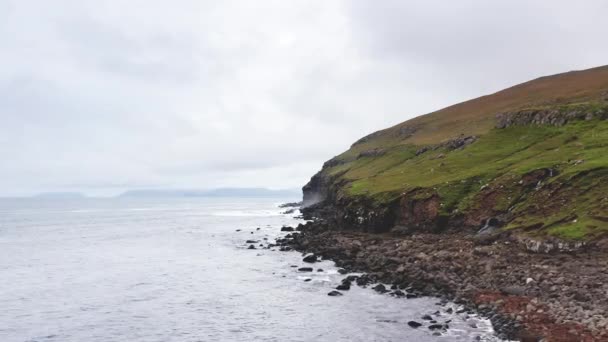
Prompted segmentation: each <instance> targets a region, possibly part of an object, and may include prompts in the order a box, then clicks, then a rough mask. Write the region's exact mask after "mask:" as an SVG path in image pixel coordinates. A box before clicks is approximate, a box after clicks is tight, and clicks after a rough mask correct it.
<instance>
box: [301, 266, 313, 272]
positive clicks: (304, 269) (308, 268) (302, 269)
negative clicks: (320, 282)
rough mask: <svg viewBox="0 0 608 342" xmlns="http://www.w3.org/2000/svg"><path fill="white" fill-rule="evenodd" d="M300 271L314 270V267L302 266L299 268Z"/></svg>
mask: <svg viewBox="0 0 608 342" xmlns="http://www.w3.org/2000/svg"><path fill="white" fill-rule="evenodd" d="M298 271H299V272H312V267H300V268H298Z"/></svg>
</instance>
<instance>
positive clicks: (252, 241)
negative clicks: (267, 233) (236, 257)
mask: <svg viewBox="0 0 608 342" xmlns="http://www.w3.org/2000/svg"><path fill="white" fill-rule="evenodd" d="M258 242H260V241H258V240H247V241H245V243H258Z"/></svg>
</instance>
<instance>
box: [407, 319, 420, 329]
mask: <svg viewBox="0 0 608 342" xmlns="http://www.w3.org/2000/svg"><path fill="white" fill-rule="evenodd" d="M407 325H409V326H410V327H412V328H414V329H416V328H419V327H421V326H422V323H418V322H416V321H409V322H407Z"/></svg>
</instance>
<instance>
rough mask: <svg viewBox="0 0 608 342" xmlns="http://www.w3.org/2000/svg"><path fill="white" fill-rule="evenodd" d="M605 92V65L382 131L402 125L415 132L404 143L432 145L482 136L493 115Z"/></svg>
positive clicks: (390, 132) (525, 85)
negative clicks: (416, 128) (463, 137)
mask: <svg viewBox="0 0 608 342" xmlns="http://www.w3.org/2000/svg"><path fill="white" fill-rule="evenodd" d="M607 91H608V66H602V67H597V68H593V69H587V70H582V71H571V72H566V73H562V74H557V75H553V76H545V77H541V78H537V79H535V80H532V81H529V82H526V83H522V84H519V85H516V86H514V87H511V88H507V89H505V90H502V91H499V92H497V93H494V94H491V95H486V96H482V97H479V98H476V99H473V100H469V101H466V102H462V103H459V104H456V105H453V106H450V107H447V108H444V109H441V110H438V111H436V112H433V113H429V114H426V115H422V116H419V117H417V118H414V119H412V120H409V121H406V122H403V123H400V124H398V125H395V126H393V127H391V128H388V129H386V130H384V131H383V134H382V136H384V137H386V136H394V135H395V133H396V132H397V131H398V130H399V129H400V128H401V127H403V126H416V127H418V130H417V132H416V133H415V134H414V135H413V136H412V137H410V138H408V139H406V140H404V141H406V142H408V143H413V144H434V143H438V142H441V141H444V140H447V139H450V138H453V137H455V136H458V135H460V134H465V135H481V134H484V133H486V132H487V131H488V130H490V129H491V128H492V127H494V124H495V120H496V114H498V113H501V112H506V111H513V110H517V109H522V108H525V107H532V106H539V105H547V104H567V103H571V102H580V101H587V100H597V99H598V98H599V97H600V96H602V94H604V93H605V92H607Z"/></svg>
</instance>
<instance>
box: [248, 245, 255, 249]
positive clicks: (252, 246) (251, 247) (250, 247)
mask: <svg viewBox="0 0 608 342" xmlns="http://www.w3.org/2000/svg"><path fill="white" fill-rule="evenodd" d="M247 249H255V246H254V245H249V247H247Z"/></svg>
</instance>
